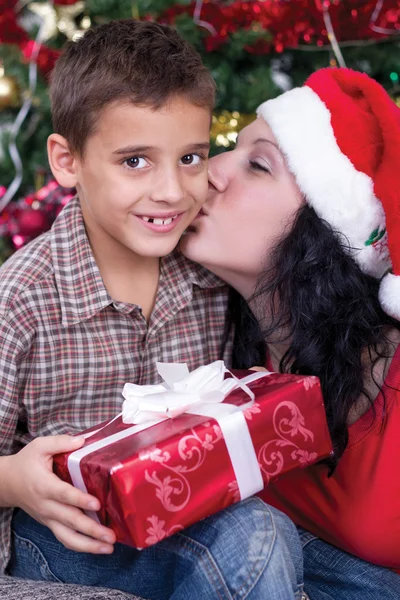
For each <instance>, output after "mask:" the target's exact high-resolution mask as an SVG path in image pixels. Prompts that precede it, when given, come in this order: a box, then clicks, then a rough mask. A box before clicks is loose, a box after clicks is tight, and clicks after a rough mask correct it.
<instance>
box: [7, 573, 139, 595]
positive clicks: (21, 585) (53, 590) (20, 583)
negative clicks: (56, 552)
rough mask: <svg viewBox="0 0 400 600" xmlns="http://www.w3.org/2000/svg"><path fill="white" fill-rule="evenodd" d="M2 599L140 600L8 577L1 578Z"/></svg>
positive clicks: (99, 590) (109, 591)
mask: <svg viewBox="0 0 400 600" xmlns="http://www.w3.org/2000/svg"><path fill="white" fill-rule="evenodd" d="M0 598H2V599H3V598H4V599H5V600H33V599H34V600H55V599H56V600H140V598H137V596H132V595H131V594H126V593H124V592H119V591H117V590H108V589H105V588H94V587H86V586H81V585H71V584H62V583H47V582H42V581H28V580H25V579H16V578H14V577H7V576H4V577H0Z"/></svg>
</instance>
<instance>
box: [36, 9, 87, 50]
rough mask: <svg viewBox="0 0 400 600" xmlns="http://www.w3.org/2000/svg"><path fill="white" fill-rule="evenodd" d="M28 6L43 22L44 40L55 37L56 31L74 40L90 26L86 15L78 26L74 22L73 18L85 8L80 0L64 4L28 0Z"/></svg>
mask: <svg viewBox="0 0 400 600" xmlns="http://www.w3.org/2000/svg"><path fill="white" fill-rule="evenodd" d="M28 8H29V10H30V11H31V12H33V13H35V14H37V15H38V16H39V17H40V18H41V19H43V20H44V22H45V24H44V32H43V37H42V39H43V41H44V42H45V41H47V40H49V39H50V38H53V37H55V36H56V35H57V33H58V32H60V33H63V34H64V35H65V36H66V37H67V38H68V39H69V40H74V41H75V40H77V39H78V38H79V37H81V36H82V35H83V34H84V33H85V31H86V29H89V27H90V26H91V21H90V17H88V16H84V17H83V18H82V21H81V26H80V28H79V27H78V26H77V24H76V21H75V19H76V18H77V17H79V16H80V15H81V14H82V13H83V12H84V10H85V2H83V1H82V0H79V1H78V2H75V3H74V4H69V5H65V6H63V5H56V6H54V5H53V4H49V2H30V3H29V4H28Z"/></svg>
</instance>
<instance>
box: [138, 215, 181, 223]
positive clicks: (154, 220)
mask: <svg viewBox="0 0 400 600" xmlns="http://www.w3.org/2000/svg"><path fill="white" fill-rule="evenodd" d="M178 216H179V215H173V216H172V217H164V218H161V217H146V216H144V215H142V216H140V219H143V221H146V223H153V224H154V225H170V224H171V223H172V221H175V219H176V218H177V217H178Z"/></svg>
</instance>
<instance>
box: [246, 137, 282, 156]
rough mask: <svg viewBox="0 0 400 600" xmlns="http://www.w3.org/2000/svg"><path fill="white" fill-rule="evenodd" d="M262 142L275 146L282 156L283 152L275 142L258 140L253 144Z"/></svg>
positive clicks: (265, 139)
mask: <svg viewBox="0 0 400 600" xmlns="http://www.w3.org/2000/svg"><path fill="white" fill-rule="evenodd" d="M260 142H261V143H267V144H271V145H272V146H274V148H276V149H277V150H278V152H279V154H281V150H280V148H279V146H278V144H275V142H273V141H272V140H269V139H268V138H257V139H256V140H255V141H254V142H253V143H254V144H259V143H260Z"/></svg>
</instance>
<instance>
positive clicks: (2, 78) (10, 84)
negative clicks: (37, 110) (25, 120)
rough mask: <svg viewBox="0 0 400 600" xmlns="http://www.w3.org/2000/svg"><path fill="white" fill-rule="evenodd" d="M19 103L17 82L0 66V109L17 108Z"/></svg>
mask: <svg viewBox="0 0 400 600" xmlns="http://www.w3.org/2000/svg"><path fill="white" fill-rule="evenodd" d="M20 104H21V96H20V91H19V87H18V84H17V82H16V81H15V79H14V78H13V77H8V76H7V75H5V74H4V67H2V66H0V110H4V109H5V108H17V107H18V106H20Z"/></svg>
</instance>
